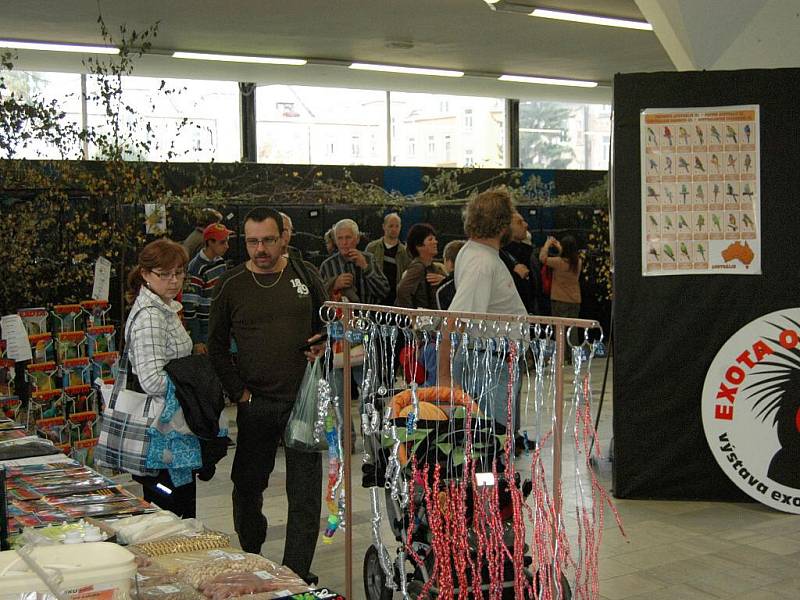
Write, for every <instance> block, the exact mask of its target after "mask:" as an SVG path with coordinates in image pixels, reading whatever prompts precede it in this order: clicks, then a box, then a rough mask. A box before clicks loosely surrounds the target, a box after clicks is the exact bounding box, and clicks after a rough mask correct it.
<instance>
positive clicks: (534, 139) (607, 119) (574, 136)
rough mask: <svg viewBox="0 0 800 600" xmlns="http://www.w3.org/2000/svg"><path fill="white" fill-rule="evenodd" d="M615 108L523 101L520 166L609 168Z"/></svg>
mask: <svg viewBox="0 0 800 600" xmlns="http://www.w3.org/2000/svg"><path fill="white" fill-rule="evenodd" d="M610 135H611V107H610V106H608V105H605V104H563V103H558V102H535V101H524V102H520V103H519V159H520V166H522V167H525V168H532V169H598V170H603V169H607V168H608V152H609V148H608V146H609V143H610V142H609V140H610Z"/></svg>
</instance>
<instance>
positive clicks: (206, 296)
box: [183, 223, 233, 354]
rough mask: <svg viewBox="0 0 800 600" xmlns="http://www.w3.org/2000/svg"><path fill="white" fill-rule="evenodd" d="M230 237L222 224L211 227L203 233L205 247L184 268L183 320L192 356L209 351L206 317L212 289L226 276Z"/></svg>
mask: <svg viewBox="0 0 800 600" xmlns="http://www.w3.org/2000/svg"><path fill="white" fill-rule="evenodd" d="M231 233H233V232H232V231H231V230H230V229H228V228H227V227H225V226H224V225H223V224H222V223H212V224H211V225H208V226H207V227H206V228H205V229H204V230H203V241H204V243H205V246H204V247H203V249H202V250H200V252H198V253H197V254H196V255H195V257H194V258H192V260H191V261H189V266H188V267H187V268H186V274H187V278H186V290H185V292H184V294H183V316H184V319H185V321H186V326H187V327H188V328H189V335H190V336H191V337H192V342H194V352H195V353H196V354H205V353H206V352H207V351H208V349H207V346H206V344H207V343H208V314H209V311H210V309H211V296H212V293H213V291H214V286H216V285H217V282H218V281H219V278H220V277H221V276H222V274H223V273H224V272H225V269H226V268H227V265H226V264H225V259H224V256H225V253H226V252H227V251H228V236H230V234H231Z"/></svg>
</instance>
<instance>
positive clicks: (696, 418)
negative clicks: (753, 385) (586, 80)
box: [613, 69, 800, 500]
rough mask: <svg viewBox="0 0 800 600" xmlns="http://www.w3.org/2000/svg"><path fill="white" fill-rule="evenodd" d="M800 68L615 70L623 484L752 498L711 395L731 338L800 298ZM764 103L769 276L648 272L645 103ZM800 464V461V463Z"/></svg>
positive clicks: (764, 244)
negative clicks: (707, 424)
mask: <svg viewBox="0 0 800 600" xmlns="http://www.w3.org/2000/svg"><path fill="white" fill-rule="evenodd" d="M798 102H800V69H776V70H747V71H718V72H691V73H649V74H630V75H617V76H616V78H615V80H614V160H615V164H614V194H615V196H614V213H613V218H614V223H613V227H614V259H615V280H614V297H615V302H614V352H615V357H614V369H615V370H614V425H613V427H614V494H615V495H616V496H617V497H619V498H662V499H692V498H695V499H706V500H748V499H749V498H748V497H747V496H745V495H744V493H743V492H741V491H739V489H738V488H737V487H735V486H734V484H733V483H732V482H731V481H730V480H729V479H728V478H727V476H726V475H725V474H724V473H723V472H722V470H721V469H720V468H719V466H718V465H717V463H716V461H715V460H714V458H713V456H712V454H711V452H710V450H709V449H708V446H707V444H706V440H705V436H704V433H703V424H702V419H701V415H700V395H701V393H702V389H703V382H704V380H705V375H706V371H707V369H708V367H709V365H710V364H711V361H712V360H713V358H714V356H715V355H716V353H717V351H718V350H719V348H720V347H721V346H722V345H723V344H724V343H725V341H727V339H728V338H729V337H730V336H731V335H732V334H733V333H735V332H736V331H737V330H738V329H740V328H741V327H742V326H743V325H745V324H747V323H748V322H750V321H751V320H753V319H754V318H756V317H758V316H760V315H763V314H765V313H769V312H772V311H775V310H779V309H783V308H788V307H794V306H798V305H800V295H798V277H800V273H799V271H800V260H798V257H800V175H798V173H800V164H799V163H800V125H798V123H799V122H800V114H798ZM742 104H758V105H759V107H760V125H761V130H760V136H759V138H760V140H761V148H760V152H761V154H760V158H761V194H760V199H761V248H762V259H761V263H762V272H763V275H756V276H750V275H684V276H660V277H642V267H641V262H642V257H641V252H642V236H641V172H640V154H639V152H640V147H639V118H640V111H642V110H644V109H647V108H689V107H706V106H732V105H742ZM798 468H800V465H799V466H798Z"/></svg>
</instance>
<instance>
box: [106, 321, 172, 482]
mask: <svg viewBox="0 0 800 600" xmlns="http://www.w3.org/2000/svg"><path fill="white" fill-rule="evenodd" d="M137 316H139V313H138V312H137V313H136V314H135V315H134V316H133V320H134V321H135V320H136V317H137ZM132 326H133V321H131V327H132ZM129 331H130V329H129ZM129 342H130V339H129V338H128V336H126V339H125V350H124V351H123V353H122V357H120V360H119V372H118V374H117V379H116V381H115V382H114V387H113V389H112V390H111V393H110V397H108V398H106V397H105V395H106V394H105V393H104V394H103V395H104V400H105V405H106V406H105V409H104V410H103V414H102V415H100V436H99V439H98V442H97V447H96V448H95V450H94V462H95V464H97V465H100V466H103V467H108V468H110V469H113V470H115V471H125V472H127V473H132V474H133V475H145V476H147V475H157V474H158V471H157V470H152V469H148V468H146V461H147V451H148V449H149V447H150V435H149V434H148V433H147V428H148V427H150V426H151V425H152V424H153V421H155V414H151V408H152V398H151V397H150V396H148V395H146V394H141V393H139V392H134V391H132V390H127V389H124V387H125V385H126V383H127V378H128V348H129V347H130V344H129ZM104 387H106V390H103V391H105V392H107V388H108V387H110V386H104ZM141 406H143V407H144V409H143V410H142V411H141V414H138V413H139V410H138V407H141Z"/></svg>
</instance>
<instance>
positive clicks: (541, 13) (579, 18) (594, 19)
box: [531, 8, 653, 31]
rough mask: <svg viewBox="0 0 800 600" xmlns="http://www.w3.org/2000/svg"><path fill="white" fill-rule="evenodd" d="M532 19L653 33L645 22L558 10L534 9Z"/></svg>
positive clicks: (651, 28)
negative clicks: (606, 26)
mask: <svg viewBox="0 0 800 600" xmlns="http://www.w3.org/2000/svg"><path fill="white" fill-rule="evenodd" d="M531 16H532V17H542V18H544V19H557V20H559V21H575V22H577V23H589V24H591V25H608V26H609V27H627V28H629V29H642V30H645V31H653V26H652V25H650V23H647V22H646V21H631V20H628V19H613V18H611V17H598V16H595V15H584V14H579V13H571V12H563V11H560V10H548V9H544V8H535V9H534V10H533V12H532V13H531Z"/></svg>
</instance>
